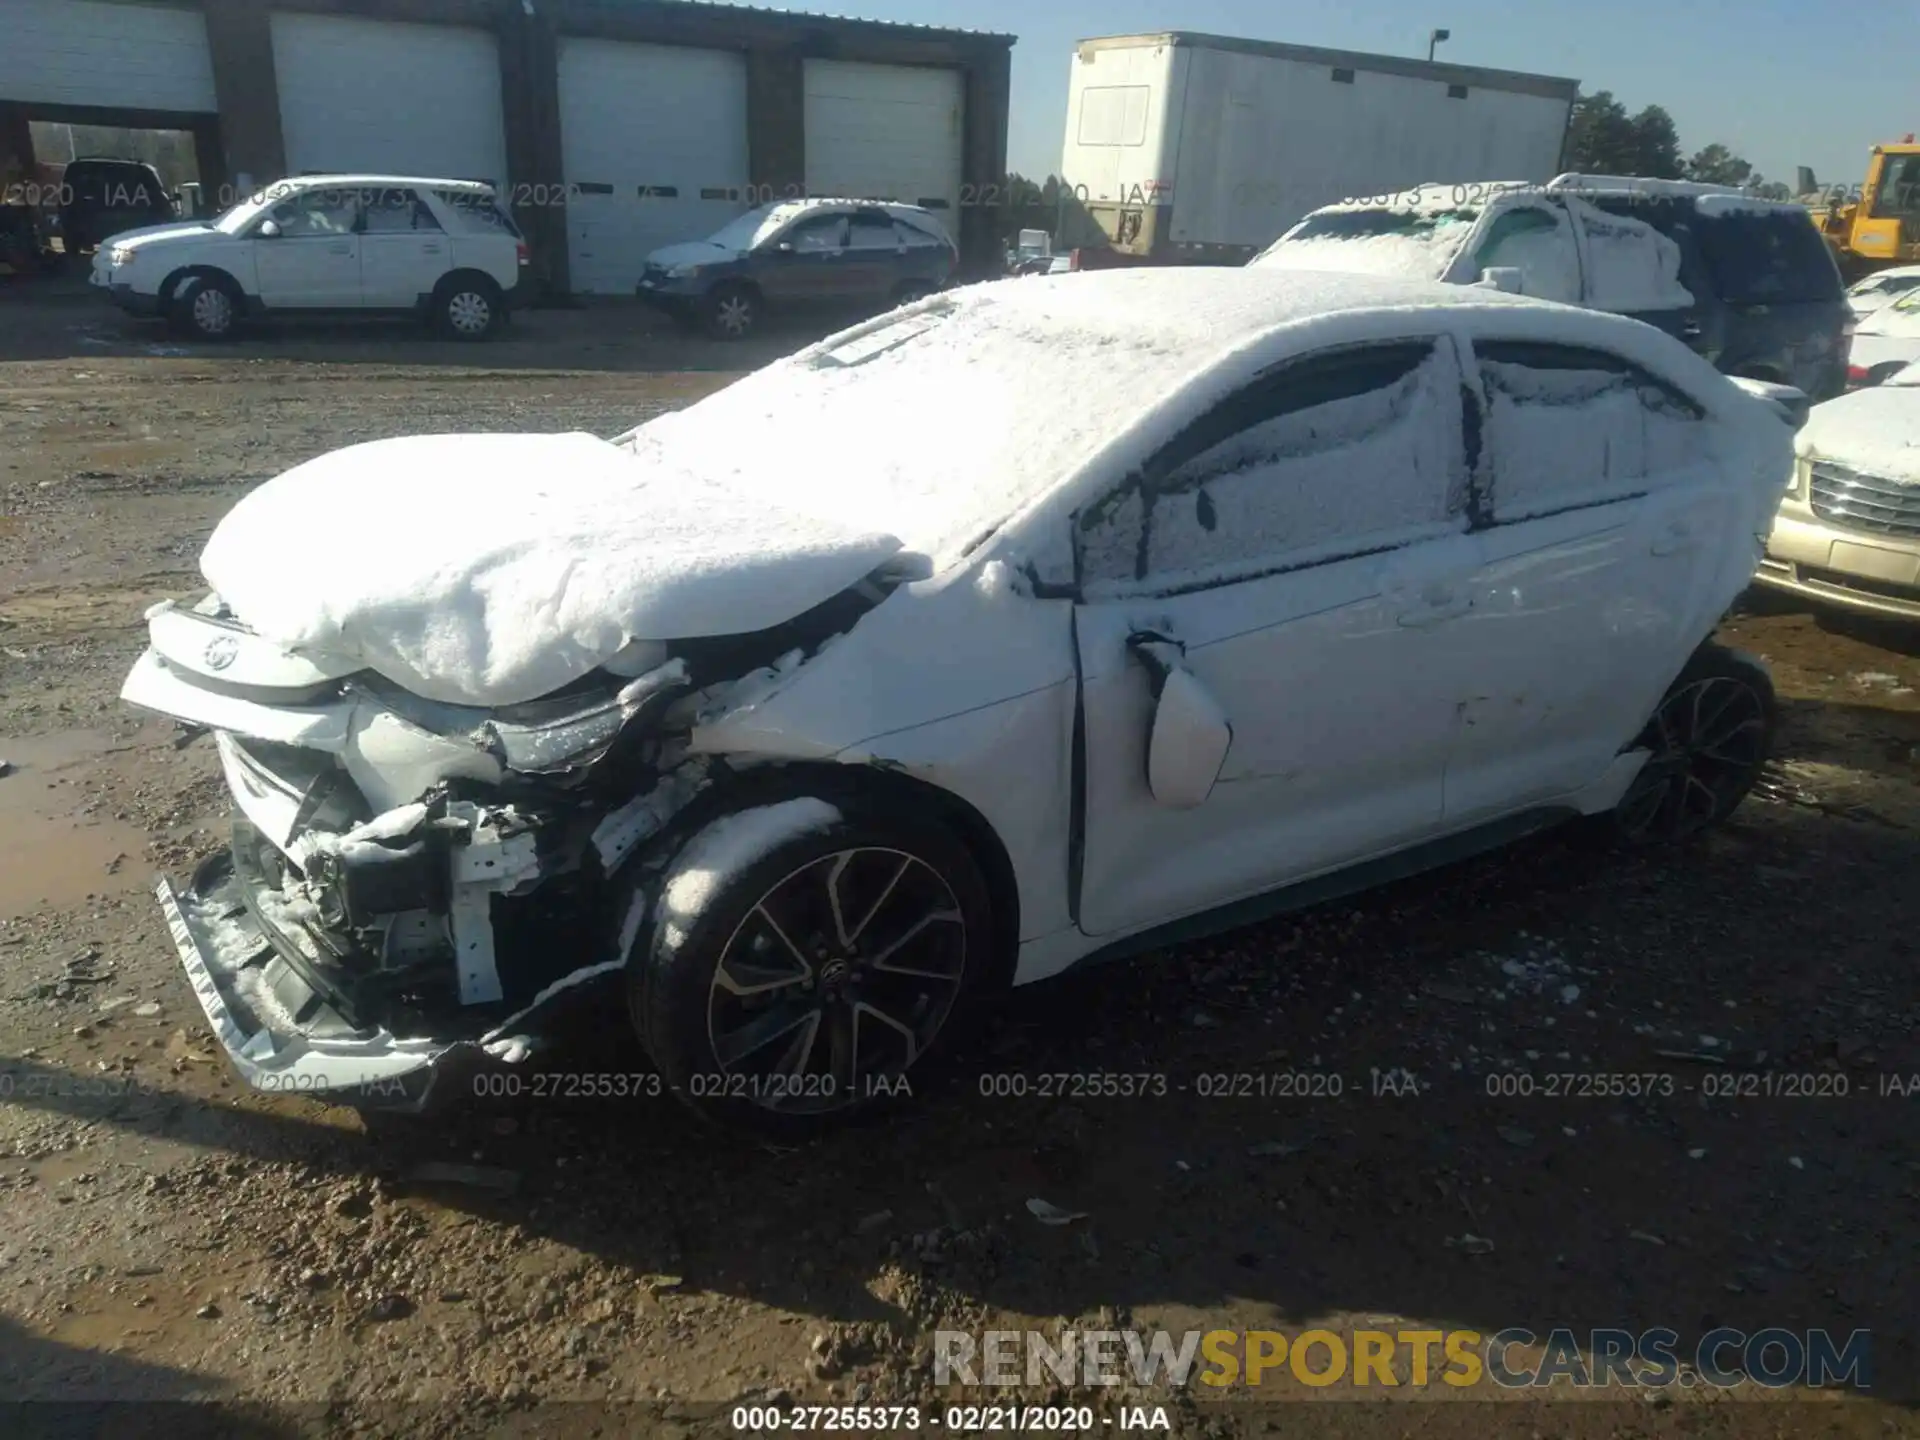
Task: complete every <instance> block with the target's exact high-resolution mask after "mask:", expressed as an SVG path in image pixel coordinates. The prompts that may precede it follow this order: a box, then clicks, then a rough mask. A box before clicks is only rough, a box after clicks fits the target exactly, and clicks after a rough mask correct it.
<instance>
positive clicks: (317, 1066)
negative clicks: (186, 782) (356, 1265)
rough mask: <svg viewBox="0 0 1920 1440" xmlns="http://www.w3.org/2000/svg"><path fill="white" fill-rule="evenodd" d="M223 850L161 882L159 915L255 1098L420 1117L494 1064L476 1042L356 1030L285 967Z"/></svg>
mask: <svg viewBox="0 0 1920 1440" xmlns="http://www.w3.org/2000/svg"><path fill="white" fill-rule="evenodd" d="M243 883H244V882H243V881H242V880H241V878H240V876H239V875H238V874H236V873H235V870H234V865H233V858H232V855H231V854H230V853H228V852H224V851H223V852H221V853H219V854H216V855H213V856H211V857H209V858H208V859H207V860H206V861H204V862H202V864H201V865H200V868H199V869H198V870H197V871H196V872H195V873H194V877H193V880H192V882H191V883H190V884H189V885H188V886H187V887H186V888H185V889H184V890H182V889H180V888H178V887H177V886H175V884H174V883H173V881H172V880H171V879H168V878H167V877H165V876H162V877H161V879H160V882H159V886H158V894H159V899H160V909H161V911H162V912H163V913H164V914H165V916H166V918H167V928H168V930H169V931H171V932H172V935H173V945H174V949H175V950H177V951H179V953H180V963H181V964H182V965H183V966H185V967H186V971H187V979H188V980H189V981H190V982H191V983H192V985H193V993H194V995H195V996H196V997H197V998H198V999H199V1001H200V1008H201V1009H202V1010H204V1011H206V1015H207V1023H208V1024H210V1025H211V1026H212V1027H213V1033H214V1035H215V1036H217V1037H218V1038H219V1041H220V1043H221V1045H222V1046H223V1047H225V1049H226V1052H227V1057H228V1059H230V1060H231V1061H232V1062H233V1066H234V1068H235V1069H236V1070H238V1071H239V1072H240V1075H241V1078H242V1079H244V1080H245V1081H246V1082H247V1083H248V1084H249V1085H251V1086H253V1088H254V1089H256V1090H265V1091H270V1092H280V1093H287V1094H301V1095H316V1096H325V1097H326V1098H328V1099H329V1100H333V1101H335V1102H338V1103H342V1104H354V1105H365V1106H367V1107H369V1108H374V1109H395V1110H404V1111H415V1112H418V1111H422V1110H425V1109H427V1108H429V1106H430V1103H432V1102H437V1101H440V1100H444V1099H449V1098H451V1093H450V1092H455V1091H458V1090H460V1088H461V1086H460V1081H461V1080H462V1079H463V1078H464V1077H466V1076H468V1075H470V1074H472V1073H473V1072H474V1071H476V1070H478V1069H480V1068H482V1067H484V1066H485V1065H486V1064H487V1063H489V1062H490V1061H491V1059H492V1057H491V1056H489V1055H488V1054H487V1052H486V1050H485V1048H484V1047H483V1045H481V1044H480V1043H476V1042H460V1041H454V1042H447V1041H436V1040H433V1039H427V1038H412V1039H403V1038H401V1037H398V1036H395V1035H394V1034H392V1033H391V1032H390V1031H388V1030H385V1029H383V1028H379V1027H362V1028H355V1027H354V1026H352V1025H350V1024H349V1023H348V1022H347V1021H346V1019H345V1018H344V1017H342V1016H341V1014H340V1012H339V1011H338V1010H336V1009H335V1008H334V1007H333V1006H332V1005H331V1004H330V1003H328V1001H327V1000H326V998H325V997H323V996H322V995H321V994H320V993H319V992H318V991H317V990H316V989H315V988H314V987H313V986H312V985H311V984H309V983H308V981H307V980H306V979H305V978H304V977H303V976H302V975H301V973H300V970H299V969H298V968H296V966H295V965H294V964H292V963H289V961H288V959H287V957H286V956H284V955H283V954H281V953H280V949H279V948H278V946H277V945H276V940H278V943H279V946H285V945H289V944H291V943H292V942H290V941H288V940H287V939H286V938H285V937H284V936H282V937H270V936H269V935H268V934H267V932H266V930H265V929H264V928H263V927H262V925H261V923H260V922H259V920H258V919H256V918H255V915H254V913H253V907H251V906H249V905H248V904H247V898H246V895H245V893H244V892H243V890H242V885H243Z"/></svg>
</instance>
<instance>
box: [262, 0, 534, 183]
mask: <svg viewBox="0 0 1920 1440" xmlns="http://www.w3.org/2000/svg"><path fill="white" fill-rule="evenodd" d="M272 23H273V67H274V72H275V75H276V77H277V78H278V80H279V85H280V126H281V131H282V134H283V136H284V138H285V141H286V150H287V169H288V171H289V172H291V173H292V174H295V175H304V174H314V173H354V172H358V173H360V174H377V175H422V176H428V177H431V178H436V179H440V178H445V179H453V180H486V181H490V182H491V183H493V184H495V185H498V186H500V187H501V189H502V192H503V193H504V192H505V189H506V185H507V141H506V126H505V123H504V121H503V118H502V113H501V108H500V55H499V50H498V48H497V46H496V43H495V41H494V38H493V36H492V35H490V34H488V33H487V32H486V31H484V30H474V29H468V28H465V27H462V26H456V25H412V24H404V23H400V22H397V21H388V20H361V19H356V18H351V17H346V16H338V15H295V14H286V13H281V14H276V15H274V16H273V22H272Z"/></svg>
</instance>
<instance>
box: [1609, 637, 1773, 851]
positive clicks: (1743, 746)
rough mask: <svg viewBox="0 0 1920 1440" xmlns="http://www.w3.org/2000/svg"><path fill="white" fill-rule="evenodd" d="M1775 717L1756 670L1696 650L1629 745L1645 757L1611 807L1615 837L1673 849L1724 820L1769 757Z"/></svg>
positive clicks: (1755, 664) (1721, 654) (1736, 659)
mask: <svg viewBox="0 0 1920 1440" xmlns="http://www.w3.org/2000/svg"><path fill="white" fill-rule="evenodd" d="M1777 714H1778V707H1777V705H1776V702H1775V700H1774V693H1773V681H1772V679H1771V677H1769V676H1768V674H1767V670H1766V667H1765V666H1764V665H1762V664H1761V663H1760V662H1759V661H1758V660H1755V659H1753V658H1751V657H1750V656H1747V655H1742V654H1740V653H1738V652H1736V651H1733V650H1728V649H1727V648H1725V647H1724V646H1721V645H1715V644H1712V643H1709V644H1706V645H1702V646H1701V647H1700V648H1699V649H1698V650H1696V651H1695V652H1694V655H1693V658H1692V659H1691V660H1689V661H1688V662H1687V666H1686V668H1685V669H1684V670H1682V671H1681V672H1680V676H1679V678H1678V679H1676V680H1675V681H1674V682H1673V684H1672V685H1670V686H1668V687H1667V693H1666V694H1665V695H1664V696H1662V697H1661V700H1660V705H1659V707H1658V708H1657V709H1656V710H1655V711H1654V713H1653V717H1652V718H1651V719H1650V720H1648V721H1647V725H1646V728H1645V729H1644V730H1643V731H1641V733H1640V736H1639V738H1638V739H1637V740H1635V742H1634V748H1638V749H1644V750H1647V751H1648V752H1649V754H1648V758H1647V763H1646V764H1645V765H1644V766H1642V767H1641V769H1640V773H1639V774H1638V775H1636V776H1634V779H1633V783H1632V784H1631V785H1629V786H1628V787H1627V793H1626V794H1625V795H1623V796H1622V797H1621V798H1620V803H1619V804H1618V805H1617V806H1615V807H1614V810H1613V814H1612V817H1611V819H1612V822H1613V823H1612V830H1613V833H1614V835H1615V836H1616V838H1618V839H1620V840H1622V841H1624V842H1626V843H1627V844H1629V845H1635V846H1645V845H1657V844H1676V843H1679V842H1682V841H1686V840H1690V839H1692V838H1693V837H1694V836H1696V835H1698V834H1700V833H1701V832H1702V831H1704V830H1707V829H1709V828H1710V827H1712V826H1715V825H1718V824H1719V823H1720V822H1721V821H1723V820H1725V819H1726V818H1727V817H1728V816H1729V815H1731V814H1732V813H1733V811H1734V809H1735V807H1737V806H1738V805H1739V804H1740V802H1741V801H1742V800H1744V799H1745V798H1746V796H1747V792H1748V791H1749V790H1751V789H1752V788H1753V783H1754V781H1755V780H1757V779H1758V778H1759V776H1760V770H1761V767H1762V766H1764V765H1765V764H1766V762H1767V758H1768V756H1769V755H1771V754H1772V751H1773V733H1774V726H1775V723H1776V719H1777Z"/></svg>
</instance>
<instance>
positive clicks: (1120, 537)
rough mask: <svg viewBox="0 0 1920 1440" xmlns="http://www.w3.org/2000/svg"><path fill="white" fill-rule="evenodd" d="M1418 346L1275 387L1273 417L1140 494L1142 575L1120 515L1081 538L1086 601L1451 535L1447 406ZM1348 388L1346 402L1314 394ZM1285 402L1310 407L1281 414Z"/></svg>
mask: <svg viewBox="0 0 1920 1440" xmlns="http://www.w3.org/2000/svg"><path fill="white" fill-rule="evenodd" d="M1419 348H1425V347H1419ZM1419 348H1413V347H1398V346H1397V347H1393V349H1392V350H1391V351H1390V352H1387V353H1385V354H1382V355H1381V356H1379V357H1377V358H1376V357H1372V356H1368V355H1366V354H1365V353H1364V352H1362V353H1359V354H1348V355H1345V356H1341V357H1338V358H1337V360H1334V361H1333V362H1332V363H1333V364H1334V365H1336V366H1337V367H1338V371H1337V372H1336V374H1335V375H1333V376H1328V375H1327V374H1326V373H1325V370H1326V366H1327V362H1318V363H1317V364H1316V362H1309V363H1308V364H1306V365H1303V366H1300V367H1298V374H1297V376H1291V377H1290V376H1285V375H1283V376H1282V377H1281V383H1280V388H1279V389H1278V391H1277V392H1276V394H1275V399H1276V401H1277V403H1279V404H1280V405H1281V406H1283V407H1284V408H1283V413H1280V414H1277V415H1273V416H1271V418H1267V419H1258V420H1256V422H1255V423H1253V424H1251V425H1249V426H1248V427H1247V428H1245V429H1242V430H1240V431H1238V432H1237V433H1235V434H1233V435H1230V436H1228V437H1227V438H1226V439H1224V440H1222V441H1220V442H1219V443H1218V444H1215V445H1212V446H1210V447H1209V448H1207V449H1206V450H1204V451H1203V452H1202V453H1201V454H1199V455H1197V456H1195V457H1193V458H1192V459H1190V460H1188V461H1186V462H1185V463H1183V464H1180V465H1178V466H1176V467H1175V468H1174V469H1173V470H1172V471H1171V472H1170V473H1169V474H1168V475H1167V476H1166V477H1165V478H1164V479H1160V480H1158V481H1150V482H1149V484H1148V487H1147V494H1146V497H1145V499H1146V511H1145V514H1144V516H1142V517H1141V519H1140V520H1139V521H1135V522H1134V524H1135V525H1136V526H1139V525H1142V524H1143V525H1144V530H1145V540H1144V559H1145V572H1144V575H1141V572H1140V571H1139V570H1138V569H1137V568H1136V564H1135V555H1134V554H1133V553H1130V548H1131V549H1132V550H1135V551H1137V550H1138V549H1139V548H1140V547H1139V546H1138V544H1137V543H1136V544H1134V545H1133V546H1131V547H1130V545H1129V541H1128V530H1127V522H1128V520H1129V519H1130V518H1131V516H1130V515H1129V513H1128V511H1127V510H1126V509H1125V507H1116V508H1115V509H1114V511H1113V512H1112V514H1111V516H1110V517H1108V516H1101V517H1100V519H1101V521H1102V522H1103V523H1100V524H1096V525H1094V526H1091V527H1088V526H1083V532H1084V533H1083V539H1082V575H1083V577H1084V578H1085V579H1086V580H1087V581H1088V589H1089V593H1106V592H1109V591H1111V592H1115V593H1118V592H1121V591H1125V590H1126V589H1128V588H1130V585H1131V582H1133V581H1134V580H1135V577H1136V576H1138V577H1140V578H1142V579H1144V580H1145V581H1146V582H1147V584H1148V585H1149V586H1151V587H1152V588H1156V589H1160V588H1165V587H1167V586H1168V585H1175V586H1188V585H1200V584H1209V583H1218V582H1221V581H1226V580H1230V579H1232V578H1235V577H1236V576H1244V575H1247V574H1252V573H1257V572H1259V571H1263V570H1271V569H1275V568H1280V567H1284V566H1286V565H1289V564H1305V563H1311V562H1312V561H1314V560H1324V559H1331V558H1333V557H1334V556H1336V555H1341V554H1352V553H1355V552H1356V551H1357V550H1362V549H1372V548H1377V547H1380V546H1385V545H1389V544H1398V543H1403V542H1404V541H1405V540H1407V539H1410V538H1412V537H1413V536H1414V535H1416V534H1421V533H1430V532H1432V531H1433V530H1434V529H1436V527H1437V528H1440V529H1445V528H1450V527H1451V526H1453V525H1454V524H1456V523H1458V522H1457V519H1456V518H1455V517H1457V516H1458V514H1459V504H1458V502H1459V500H1460V499H1461V498H1462V491H1463V488H1464V487H1463V481H1464V477H1463V475H1462V473H1461V464H1462V462H1461V459H1460V456H1461V441H1460V407H1459V405H1458V403H1457V402H1456V401H1455V399H1454V394H1455V392H1454V388H1453V387H1452V386H1451V385H1449V384H1447V383H1446V375H1447V368H1446V367H1445V366H1444V365H1443V362H1442V361H1441V359H1440V358H1439V356H1438V355H1436V354H1434V353H1433V352H1432V351H1431V349H1427V350H1426V355H1425V358H1424V359H1422V358H1421V356H1420V353H1419ZM1316 369H1318V370H1319V371H1320V373H1318V374H1316V373H1315V372H1316ZM1349 383H1350V385H1351V388H1350V389H1349V393H1345V394H1339V393H1335V394H1333V395H1330V396H1329V395H1327V393H1326V392H1327V390H1328V388H1332V389H1334V390H1335V391H1336V392H1337V391H1338V390H1339V389H1341V388H1345V387H1347V386H1348V385H1349ZM1289 390H1292V391H1293V393H1294V394H1295V395H1298V394H1300V393H1301V392H1302V391H1305V392H1306V393H1308V394H1309V395H1312V396H1313V397H1314V399H1315V400H1316V401H1317V403H1308V404H1304V405H1299V406H1298V407H1297V408H1295V407H1293V406H1288V405H1287V404H1286V399H1285V396H1286V394H1287V392H1288V391H1289ZM1323 396H1324V397H1325V398H1321V397H1323ZM1231 403H1233V402H1230V404H1231ZM1109 520H1110V522H1111V523H1105V522H1108V521H1109ZM1135 533H1137V530H1136V532H1135Z"/></svg>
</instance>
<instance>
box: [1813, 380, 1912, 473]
mask: <svg viewBox="0 0 1920 1440" xmlns="http://www.w3.org/2000/svg"><path fill="white" fill-rule="evenodd" d="M1796 448H1797V449H1798V450H1799V452H1800V454H1801V456H1802V457H1803V458H1805V459H1809V460H1831V461H1833V463H1834V464H1836V465H1844V466H1846V467H1847V468H1848V469H1849V470H1858V471H1859V472H1860V473H1861V474H1863V475H1874V476H1878V477H1880V478H1881V479H1884V480H1899V481H1904V482H1905V483H1907V484H1913V485H1920V386H1914V385H1876V386H1874V387H1873V388H1872V389H1870V390H1856V391H1854V392H1853V393H1852V394H1851V395H1842V396H1841V397H1840V398H1839V399H1837V400H1829V401H1827V402H1826V403H1825V404H1824V405H1816V406H1814V407H1813V414H1812V415H1811V416H1810V417H1809V418H1808V420H1807V423H1806V426H1805V428H1803V429H1802V430H1801V431H1800V434H1799V437H1798V440H1797V442H1796Z"/></svg>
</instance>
